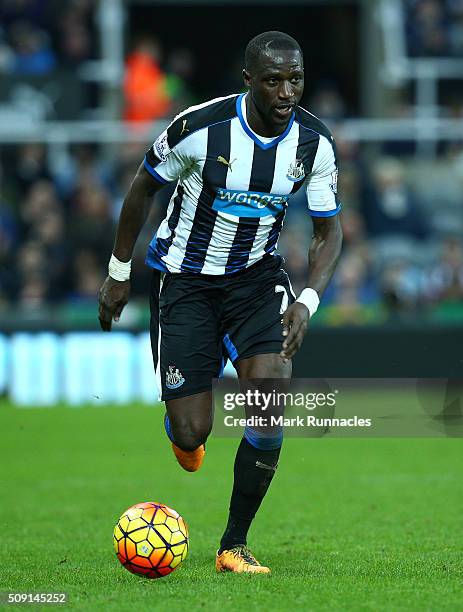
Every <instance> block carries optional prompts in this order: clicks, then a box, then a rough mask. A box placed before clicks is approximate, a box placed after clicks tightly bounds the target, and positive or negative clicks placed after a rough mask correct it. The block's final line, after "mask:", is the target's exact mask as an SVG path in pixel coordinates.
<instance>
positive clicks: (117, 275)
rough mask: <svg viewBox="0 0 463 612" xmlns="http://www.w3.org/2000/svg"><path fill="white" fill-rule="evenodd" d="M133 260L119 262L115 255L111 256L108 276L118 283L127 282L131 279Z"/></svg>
mask: <svg viewBox="0 0 463 612" xmlns="http://www.w3.org/2000/svg"><path fill="white" fill-rule="evenodd" d="M131 266H132V260H130V261H119V260H118V259H117V257H116V256H115V255H111V259H110V260H109V264H108V274H109V276H110V277H111V278H114V280H117V281H126V280H129V278H130V268H131Z"/></svg>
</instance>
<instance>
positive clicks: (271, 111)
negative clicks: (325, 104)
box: [243, 51, 304, 129]
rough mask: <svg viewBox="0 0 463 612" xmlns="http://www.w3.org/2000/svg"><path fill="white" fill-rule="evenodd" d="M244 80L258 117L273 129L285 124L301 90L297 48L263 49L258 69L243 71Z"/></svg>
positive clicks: (299, 62)
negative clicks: (281, 49)
mask: <svg viewBox="0 0 463 612" xmlns="http://www.w3.org/2000/svg"><path fill="white" fill-rule="evenodd" d="M243 76H244V82H245V83H246V85H247V86H248V87H249V90H250V97H251V100H252V103H253V106H255V108H256V110H257V112H258V114H259V115H260V118H261V119H262V120H263V122H265V123H266V124H267V125H268V126H274V127H275V128H276V129H279V128H280V129H281V127H285V126H286V125H287V123H288V121H289V119H290V117H291V115H292V113H293V111H294V109H295V107H296V106H297V104H299V102H300V99H301V97H302V92H303V91H304V66H303V60H302V55H301V53H300V52H299V51H269V52H268V53H262V55H261V62H260V65H259V67H258V69H254V70H253V71H252V73H250V72H247V71H246V70H244V71H243Z"/></svg>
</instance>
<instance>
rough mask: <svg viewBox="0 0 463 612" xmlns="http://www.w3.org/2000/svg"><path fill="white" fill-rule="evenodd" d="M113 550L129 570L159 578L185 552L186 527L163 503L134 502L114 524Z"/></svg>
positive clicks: (184, 555) (177, 564) (177, 563)
mask: <svg viewBox="0 0 463 612" xmlns="http://www.w3.org/2000/svg"><path fill="white" fill-rule="evenodd" d="M114 550H115V551H116V555H117V558H118V559H119V561H120V562H121V563H122V565H123V566H124V567H125V568H126V569H128V570H129V572H132V574H139V575H141V576H145V577H146V578H162V576H167V574H170V572H173V571H174V569H175V568H176V567H178V566H179V565H180V563H181V562H182V561H183V560H184V559H185V557H186V556H187V554H188V527H187V524H186V523H185V521H184V520H183V519H182V517H181V516H180V514H179V513H178V512H176V511H175V510H172V508H169V507H168V506H165V505H164V504H159V503H157V502H144V503H141V504H135V506H131V507H130V508H129V509H128V510H126V511H125V512H124V514H123V515H122V516H121V517H120V519H119V520H118V522H117V525H116V526H115V528H114Z"/></svg>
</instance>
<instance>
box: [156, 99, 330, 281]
mask: <svg viewBox="0 0 463 612" xmlns="http://www.w3.org/2000/svg"><path fill="white" fill-rule="evenodd" d="M245 95H246V94H241V95H232V96H228V97H225V98H216V99H215V100H211V101H210V102H206V103H205V104H200V105H198V106H192V107H191V108H189V109H187V110H186V111H185V112H183V113H181V114H180V115H178V116H177V117H176V118H175V119H174V121H173V122H172V123H171V124H170V126H169V127H168V128H167V130H165V131H164V132H163V133H162V134H161V135H160V136H159V138H158V139H157V140H156V142H155V143H154V144H153V146H152V147H151V148H150V149H149V151H148V152H147V154H146V157H145V161H144V165H145V168H146V170H147V171H148V172H149V173H150V174H151V175H152V176H153V177H154V179H155V180H157V181H158V182H160V183H168V182H171V181H178V184H177V187H176V189H175V192H174V195H173V196H172V198H171V201H170V203H169V206H168V210H167V215H166V217H165V219H164V220H163V221H162V223H161V225H160V226H159V229H158V231H157V232H156V235H155V236H154V238H153V240H152V241H151V243H150V246H149V249H148V254H147V259H146V261H147V264H148V265H149V266H151V267H153V268H158V269H160V270H162V271H164V272H174V273H175V272H193V273H202V274H215V275H223V274H231V273H233V272H237V271H239V270H242V269H244V268H246V267H248V266H251V265H252V264H254V263H256V262H257V261H259V260H260V259H262V257H264V255H265V254H272V253H273V252H274V251H275V249H276V247H277V242H278V237H279V235H280V232H281V228H282V226H283V220H284V217H285V213H286V209H287V207H288V201H289V200H290V197H291V195H292V194H294V193H296V191H298V190H299V189H300V188H302V187H303V186H304V187H305V188H306V190H307V197H308V206H309V213H310V214H311V215H312V216H315V217H328V216H332V215H335V214H337V213H338V212H339V210H340V204H339V203H338V201H337V196H336V192H337V172H338V171H337V163H336V151H335V146H334V142H333V137H332V136H331V134H330V132H329V130H328V129H327V128H326V127H325V126H324V125H323V123H322V122H321V121H320V120H319V119H317V118H316V117H315V116H314V115H312V114H310V113H309V112H307V111H306V110H304V109H303V108H301V107H297V109H296V111H295V112H294V114H293V116H292V117H291V120H290V121H289V124H288V126H287V128H286V130H285V131H284V133H283V134H281V135H280V136H277V137H276V138H263V137H261V136H258V135H257V134H255V133H254V132H253V131H252V130H251V128H250V127H249V125H248V123H247V119H246V105H245Z"/></svg>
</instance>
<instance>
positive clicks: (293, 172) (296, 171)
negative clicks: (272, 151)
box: [286, 159, 305, 183]
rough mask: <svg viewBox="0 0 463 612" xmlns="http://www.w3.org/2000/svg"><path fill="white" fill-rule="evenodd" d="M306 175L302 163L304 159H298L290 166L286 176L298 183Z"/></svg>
mask: <svg viewBox="0 0 463 612" xmlns="http://www.w3.org/2000/svg"><path fill="white" fill-rule="evenodd" d="M304 177H305V170H304V164H303V163H302V159H296V160H294V161H293V163H292V164H291V165H290V166H289V168H288V172H287V174H286V178H288V179H289V180H290V181H292V182H293V183H297V182H299V181H302V179H303V178H304Z"/></svg>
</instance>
